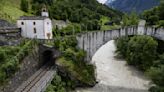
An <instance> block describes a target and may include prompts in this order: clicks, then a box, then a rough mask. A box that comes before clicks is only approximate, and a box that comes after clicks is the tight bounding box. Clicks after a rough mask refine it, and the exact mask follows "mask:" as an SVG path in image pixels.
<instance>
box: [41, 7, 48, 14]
mask: <svg viewBox="0 0 164 92" xmlns="http://www.w3.org/2000/svg"><path fill="white" fill-rule="evenodd" d="M41 16H43V17H49V14H48V10H47V8H46V6H45V5H44V6H43V8H42V12H41Z"/></svg>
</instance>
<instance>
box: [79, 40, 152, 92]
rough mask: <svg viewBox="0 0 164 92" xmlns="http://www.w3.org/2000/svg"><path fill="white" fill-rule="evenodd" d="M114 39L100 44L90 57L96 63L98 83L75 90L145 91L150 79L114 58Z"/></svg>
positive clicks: (101, 91)
mask: <svg viewBox="0 0 164 92" xmlns="http://www.w3.org/2000/svg"><path fill="white" fill-rule="evenodd" d="M115 50H116V47H115V45H114V40H112V41H109V42H108V43H106V44H105V45H104V46H102V47H101V48H100V49H99V50H98V51H97V52H96V54H95V55H94V56H93V58H92V62H93V63H95V65H96V68H97V69H96V72H97V80H98V82H99V83H98V84H97V85H96V86H95V87H93V88H88V89H77V92H147V89H148V88H149V83H150V81H149V80H147V79H146V78H144V75H143V74H142V73H141V72H139V71H137V70H136V69H135V68H133V67H130V66H128V65H127V64H126V61H124V60H119V59H116V58H115V55H116V54H115Z"/></svg>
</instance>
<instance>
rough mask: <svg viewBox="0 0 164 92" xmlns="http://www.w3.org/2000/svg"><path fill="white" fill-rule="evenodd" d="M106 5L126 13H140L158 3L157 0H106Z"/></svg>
mask: <svg viewBox="0 0 164 92" xmlns="http://www.w3.org/2000/svg"><path fill="white" fill-rule="evenodd" d="M106 5H107V6H109V7H112V8H115V9H117V10H120V11H123V12H127V13H130V12H132V11H136V12H137V13H142V12H143V11H144V10H147V9H150V8H152V7H154V6H157V5H159V0H114V1H111V0H108V1H107V2H106Z"/></svg>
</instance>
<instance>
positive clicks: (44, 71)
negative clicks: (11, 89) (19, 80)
mask: <svg viewBox="0 0 164 92" xmlns="http://www.w3.org/2000/svg"><path fill="white" fill-rule="evenodd" d="M54 70H55V67H54V66H50V65H49V64H47V65H45V66H43V67H42V68H41V69H40V70H38V71H37V72H36V73H35V74H34V75H33V76H32V77H30V78H29V79H28V80H27V81H26V82H24V83H23V84H22V85H21V86H20V87H19V88H18V89H17V90H16V91H15V92H41V91H42V90H44V89H45V88H43V87H42V86H46V85H47V84H45V83H48V81H51V80H52V77H51V76H53V75H54V73H53V72H55V71H54ZM49 75H50V76H49ZM47 77H49V78H48V79H47V81H46V82H44V84H43V81H45V80H46V79H45V78H47ZM50 77H51V78H50ZM42 84H43V85H42Z"/></svg>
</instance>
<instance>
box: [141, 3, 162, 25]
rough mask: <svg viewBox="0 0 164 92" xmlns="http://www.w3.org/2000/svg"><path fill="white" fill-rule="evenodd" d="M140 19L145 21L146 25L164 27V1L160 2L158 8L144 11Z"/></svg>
mask: <svg viewBox="0 0 164 92" xmlns="http://www.w3.org/2000/svg"><path fill="white" fill-rule="evenodd" d="M142 17H143V18H144V19H145V20H146V21H147V24H148V25H156V26H158V27H161V26H163V27H164V1H163V0H161V2H160V5H159V6H157V7H154V8H152V9H150V10H146V11H144V13H143V14H142Z"/></svg>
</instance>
